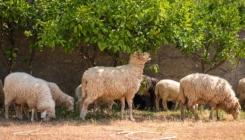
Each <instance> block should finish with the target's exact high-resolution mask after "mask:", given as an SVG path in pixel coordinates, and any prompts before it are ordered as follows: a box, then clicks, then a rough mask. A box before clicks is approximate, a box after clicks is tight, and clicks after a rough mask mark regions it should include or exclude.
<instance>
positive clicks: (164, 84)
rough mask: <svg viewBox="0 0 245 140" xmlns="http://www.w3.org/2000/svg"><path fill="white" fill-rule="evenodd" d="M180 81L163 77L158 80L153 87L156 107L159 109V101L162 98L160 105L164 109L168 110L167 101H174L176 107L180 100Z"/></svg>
mask: <svg viewBox="0 0 245 140" xmlns="http://www.w3.org/2000/svg"><path fill="white" fill-rule="evenodd" d="M179 87H180V83H179V82H176V81H174V80H169V79H164V80H161V81H159V82H158V83H157V84H156V87H155V95H156V109H157V111H159V101H160V99H162V105H163V108H164V110H165V111H166V110H168V106H167V101H174V102H175V107H174V109H176V108H177V107H178V104H179V102H180V97H179Z"/></svg>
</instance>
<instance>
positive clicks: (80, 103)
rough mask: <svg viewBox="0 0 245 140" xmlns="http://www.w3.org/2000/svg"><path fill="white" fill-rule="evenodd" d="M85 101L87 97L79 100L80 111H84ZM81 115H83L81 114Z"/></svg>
mask: <svg viewBox="0 0 245 140" xmlns="http://www.w3.org/2000/svg"><path fill="white" fill-rule="evenodd" d="M84 100H85V97H84V98H79V100H78V103H79V110H82V108H83V102H84ZM80 113H81V112H80Z"/></svg>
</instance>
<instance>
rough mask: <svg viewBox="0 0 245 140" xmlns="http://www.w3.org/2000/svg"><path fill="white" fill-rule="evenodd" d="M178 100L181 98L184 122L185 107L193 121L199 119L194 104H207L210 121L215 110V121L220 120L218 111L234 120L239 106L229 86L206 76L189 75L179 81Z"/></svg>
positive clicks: (220, 80) (224, 81)
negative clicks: (189, 111)
mask: <svg viewBox="0 0 245 140" xmlns="http://www.w3.org/2000/svg"><path fill="white" fill-rule="evenodd" d="M180 96H181V97H180V98H181V119H182V120H184V116H185V114H184V109H185V106H187V107H188V109H190V110H191V112H192V113H193V115H194V116H195V119H196V120H198V119H199V117H198V115H197V114H196V112H195V105H196V104H206V103H209V104H210V106H211V112H210V116H209V119H212V116H213V115H212V113H213V110H214V109H216V114H217V120H220V118H219V115H218V109H222V110H224V111H225V112H226V113H228V114H232V116H233V118H234V119H236V118H237V116H238V114H239V110H240V109H241V106H240V104H239V102H238V99H237V98H236V96H235V92H234V91H233V90H232V87H231V85H230V84H229V83H228V82H227V81H226V80H225V79H222V78H220V77H217V76H211V75H208V74H199V73H196V74H190V75H187V76H186V77H184V78H182V79H181V80H180Z"/></svg>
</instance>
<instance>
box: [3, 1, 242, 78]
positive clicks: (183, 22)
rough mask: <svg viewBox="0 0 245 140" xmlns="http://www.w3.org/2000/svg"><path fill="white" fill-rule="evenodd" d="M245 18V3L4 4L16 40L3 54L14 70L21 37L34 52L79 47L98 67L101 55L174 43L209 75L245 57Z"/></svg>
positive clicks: (7, 24) (9, 30)
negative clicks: (244, 33) (242, 36)
mask: <svg viewBox="0 0 245 140" xmlns="http://www.w3.org/2000/svg"><path fill="white" fill-rule="evenodd" d="M244 18H245V2H244V1H239V0H217V1H212V0H206V1H199V0H195V1H193V0H151V1H148V0H140V1H138V0H137V1H136V0H121V1H116V0H83V1H79V0H52V1H49V0H39V1H34V0H33V1H32V0H28V1H26V0H8V1H5V0H0V23H1V25H0V32H1V35H6V36H8V37H9V40H10V42H11V41H12V43H11V44H12V45H11V46H10V47H8V48H7V47H5V48H2V49H1V50H2V51H1V52H2V54H4V56H5V60H6V64H8V66H10V67H11V63H10V62H8V61H9V60H11V61H12V60H13V58H14V57H16V56H17V50H18V46H16V41H18V38H16V33H19V34H25V35H26V36H27V37H28V38H29V40H30V46H29V47H30V51H31V52H32V51H33V50H34V49H36V48H38V49H40V50H41V49H42V48H43V47H51V48H53V49H55V48H56V47H62V48H63V49H64V51H65V52H72V51H74V49H75V48H76V47H79V48H80V52H81V53H82V54H83V55H84V57H83V58H85V59H87V60H89V62H90V64H91V66H94V65H95V58H96V55H97V54H98V53H99V52H100V51H103V52H106V53H108V54H110V55H112V56H115V57H116V58H118V57H120V56H121V54H122V53H132V52H134V51H136V50H140V51H151V52H154V53H156V52H157V50H158V48H159V47H160V46H161V45H166V44H171V45H173V46H175V47H177V48H178V49H180V50H181V52H182V53H183V54H184V55H187V56H191V57H195V58H196V59H197V60H198V61H199V62H200V63H201V66H202V72H204V73H208V72H209V71H211V70H213V69H215V68H217V67H219V66H221V65H222V64H224V63H225V62H227V61H230V62H231V63H232V64H234V63H236V62H237V59H238V58H244V57H245V53H244V47H245V43H244V40H242V39H240V38H239V36H238V34H239V32H240V31H241V30H243V29H244V27H245V21H244V20H243V19H244ZM11 38H12V39H11ZM14 41H15V42H14ZM0 43H1V42H0ZM9 58H11V59H9ZM29 59H30V60H31V57H30V58H29Z"/></svg>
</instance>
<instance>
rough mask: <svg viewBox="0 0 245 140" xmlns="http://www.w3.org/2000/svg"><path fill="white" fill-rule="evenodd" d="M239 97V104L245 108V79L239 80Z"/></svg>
mask: <svg viewBox="0 0 245 140" xmlns="http://www.w3.org/2000/svg"><path fill="white" fill-rule="evenodd" d="M237 95H238V98H239V102H240V104H241V106H242V107H244V104H245V78H242V79H240V80H239V82H238V85H237Z"/></svg>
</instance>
